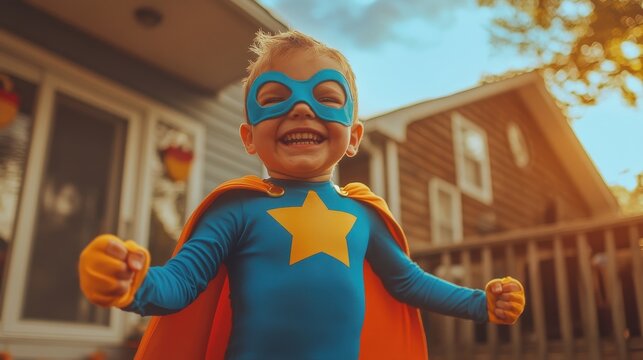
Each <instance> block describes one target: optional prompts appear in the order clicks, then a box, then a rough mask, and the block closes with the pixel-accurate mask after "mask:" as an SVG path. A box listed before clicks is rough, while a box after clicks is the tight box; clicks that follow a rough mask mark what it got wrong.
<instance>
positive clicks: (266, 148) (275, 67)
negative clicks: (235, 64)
mask: <svg viewBox="0 0 643 360" xmlns="http://www.w3.org/2000/svg"><path fill="white" fill-rule="evenodd" d="M322 69H335V70H337V71H340V72H343V71H342V69H341V68H340V66H339V64H338V63H337V62H336V61H335V60H333V59H331V58H329V57H327V56H324V55H318V54H315V53H314V52H312V51H308V50H294V51H292V52H289V53H287V54H284V55H282V56H280V57H278V58H276V59H275V60H274V61H273V62H272V64H271V66H270V67H269V68H268V69H266V70H265V71H280V72H282V73H284V74H286V75H287V76H288V77H290V78H291V79H294V80H307V79H309V78H310V77H311V76H313V75H314V74H316V73H317V72H318V71H320V70H322ZM289 95H290V92H289V90H287V89H285V88H284V87H283V86H282V85H279V84H277V83H267V84H265V85H263V86H262V87H261V88H260V89H259V91H258V92H257V102H258V103H259V105H261V106H266V105H270V104H272V103H274V102H277V101H284V100H285V99H286V98H288V96H289ZM314 96H315V98H316V99H317V101H319V102H321V103H322V104H324V105H327V106H332V107H338V108H339V107H342V106H343V105H344V102H345V101H346V95H345V94H344V91H343V90H342V88H341V86H340V85H339V84H337V83H334V82H325V83H321V84H320V85H318V86H317V87H316V88H315V91H314ZM362 133H363V125H362V124H361V123H355V124H353V125H352V126H344V125H342V124H340V123H338V122H334V121H325V120H321V119H319V118H318V117H317V116H316V115H315V113H314V112H313V110H312V109H311V108H310V106H308V105H307V104H306V103H297V104H295V105H294V106H293V107H292V108H291V109H290V111H289V112H288V113H286V114H284V115H282V116H279V117H276V118H274V119H269V120H265V121H262V122H260V123H258V124H257V125H254V126H252V125H250V124H247V123H246V124H243V125H241V129H240V134H241V139H242V141H243V144H244V146H245V148H246V151H247V152H248V153H249V154H257V155H258V156H259V158H261V160H262V161H263V163H264V165H265V166H266V168H267V169H268V174H269V175H270V176H271V177H273V178H279V179H293V180H302V181H326V180H329V179H330V177H331V175H332V171H333V168H334V166H335V164H337V162H338V161H339V160H340V159H341V158H342V157H343V156H344V155H348V156H353V155H355V154H356V153H357V147H358V146H359V142H360V140H361V138H362Z"/></svg>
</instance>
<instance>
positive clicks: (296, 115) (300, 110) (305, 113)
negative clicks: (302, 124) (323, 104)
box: [288, 102, 315, 120]
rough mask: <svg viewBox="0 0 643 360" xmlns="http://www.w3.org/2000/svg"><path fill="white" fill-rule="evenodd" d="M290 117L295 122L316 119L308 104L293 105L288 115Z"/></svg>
mask: <svg viewBox="0 0 643 360" xmlns="http://www.w3.org/2000/svg"><path fill="white" fill-rule="evenodd" d="M288 117H289V118H291V119H295V120H303V119H314V118H315V113H314V112H313V110H312V109H311V108H310V106H308V104H306V103H304V102H300V103H296V104H295V105H293V107H292V109H290V112H289V113H288Z"/></svg>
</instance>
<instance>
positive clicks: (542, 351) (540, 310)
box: [527, 239, 547, 359]
mask: <svg viewBox="0 0 643 360" xmlns="http://www.w3.org/2000/svg"><path fill="white" fill-rule="evenodd" d="M527 259H528V262H529V284H530V285H531V286H530V289H529V292H530V293H531V308H532V313H533V314H534V315H533V317H534V330H535V332H536V341H537V342H538V343H537V344H536V349H537V358H538V359H546V358H547V333H546V331H545V306H544V304H543V292H542V291H543V290H542V281H541V279H540V258H539V256H538V247H537V244H536V240H534V239H529V242H528V243H527Z"/></svg>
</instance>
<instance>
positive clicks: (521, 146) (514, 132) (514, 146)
mask: <svg viewBox="0 0 643 360" xmlns="http://www.w3.org/2000/svg"><path fill="white" fill-rule="evenodd" d="M507 140H508V141H509V148H510V149H511V154H512V155H513V159H514V163H515V164H516V166H518V167H519V168H525V167H526V166H527V165H529V148H528V147H527V141H526V140H525V136H524V135H523V133H522V131H521V130H520V128H519V127H518V125H516V123H514V122H512V123H509V126H508V127H507Z"/></svg>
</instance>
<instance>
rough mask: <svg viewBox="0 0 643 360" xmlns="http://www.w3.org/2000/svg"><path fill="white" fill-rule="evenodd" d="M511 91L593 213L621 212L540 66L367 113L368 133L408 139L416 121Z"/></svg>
mask: <svg viewBox="0 0 643 360" xmlns="http://www.w3.org/2000/svg"><path fill="white" fill-rule="evenodd" d="M506 92H515V93H517V94H518V96H519V97H520V98H521V99H522V100H523V103H524V105H525V106H526V108H527V110H528V111H529V113H530V114H531V115H532V117H533V119H534V120H535V122H536V124H537V126H538V127H539V128H540V130H541V131H542V133H543V134H544V136H545V138H546V140H547V142H548V143H549V145H550V146H551V148H552V149H553V151H554V153H555V155H556V156H557V157H558V158H559V159H560V161H561V163H562V165H563V167H564V168H565V169H566V170H567V175H568V177H569V178H570V179H571V180H572V181H573V182H574V184H575V185H576V187H577V188H578V191H579V192H580V194H581V195H582V196H583V197H584V198H585V199H586V201H587V202H588V206H589V207H590V210H591V212H592V214H593V215H603V214H614V213H617V212H618V211H619V207H618V203H617V202H616V200H615V199H614V196H613V195H612V194H611V192H610V191H609V188H608V187H607V184H606V183H605V181H604V180H603V178H602V177H601V175H600V173H599V172H598V170H597V168H596V166H595V165H594V163H593V162H592V160H591V159H590V157H589V156H588V154H587V152H586V151H585V149H584V148H583V146H582V144H581V143H580V142H579V140H578V138H577V137H576V135H575V134H574V132H573V130H572V128H571V127H570V125H569V122H568V120H567V118H566V117H565V116H564V115H563V113H562V112H561V110H560V108H559V107H558V105H557V104H556V102H555V100H554V99H553V98H552V96H551V95H550V93H549V91H548V90H547V88H546V86H545V82H544V80H543V78H542V77H541V76H540V74H539V73H538V72H535V71H534V72H529V73H525V74H522V75H518V76H515V77H511V78H509V79H504V80H500V81H497V82H493V83H488V84H484V85H481V86H478V87H476V88H472V89H469V90H465V91H462V92H459V93H456V94H453V95H449V96H445V97H441V98H437V99H433V100H428V101H422V102H418V103H415V104H411V105H408V106H405V107H402V108H399V109H396V110H393V111H391V112H387V113H384V114H379V115H376V116H374V117H371V118H369V119H365V128H366V133H367V134H368V133H373V132H379V133H382V134H384V135H386V136H388V137H390V138H392V139H394V140H396V141H398V142H403V141H405V140H406V131H407V127H408V126H409V124H411V123H413V122H415V121H418V120H422V119H426V118H427V117H429V116H432V115H435V114H438V113H442V112H446V111H450V110H454V109H457V108H459V107H462V106H464V105H466V104H470V103H473V102H476V101H480V100H484V99H487V98H490V97H492V96H496V95H499V94H502V93H506Z"/></svg>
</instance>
